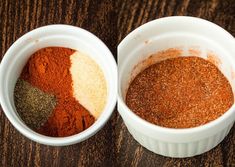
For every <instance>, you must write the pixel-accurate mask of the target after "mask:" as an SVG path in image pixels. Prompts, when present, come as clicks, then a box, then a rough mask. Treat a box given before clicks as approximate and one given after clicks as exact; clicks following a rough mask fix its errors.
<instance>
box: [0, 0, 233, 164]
mask: <svg viewBox="0 0 235 167" xmlns="http://www.w3.org/2000/svg"><path fill="white" fill-rule="evenodd" d="M171 15H189V16H196V17H201V18H204V19H207V20H210V21H212V22H214V23H216V24H218V25H220V26H222V27H223V28H225V29H226V30H227V31H229V32H230V33H231V34H233V36H235V0H230V1H229V0H205V1H198V0H135V1H132V0H126V1H124V0H117V1H115V0H51V1H47V0H23V1H20V0H1V1H0V17H1V18H0V33H1V36H0V40H1V44H0V53H1V59H2V57H3V56H4V53H5V52H6V51H7V49H8V48H9V47H10V45H11V44H12V43H13V42H14V41H15V40H16V39H18V38H19V37H20V36H22V35H23V34H25V33H26V32H28V31H30V30H32V29H35V28H37V27H40V26H44V25H48V24H58V23H59V24H70V25H74V26H79V27H83V28H85V29H87V30H89V31H91V32H92V33H94V34H95V35H97V36H98V37H99V38H100V39H102V40H103V41H104V42H105V43H106V45H107V46H108V47H109V48H110V49H111V51H112V52H113V54H114V55H115V58H116V54H117V53H116V47H117V45H118V43H119V42H120V41H121V40H122V39H123V38H124V37H125V36H126V35H127V34H128V33H129V32H131V31H132V30H134V29H135V28H137V27H138V26H140V25H142V24H144V23H146V22H148V21H150V20H153V19H156V18H160V17H164V16H171ZM0 93H1V92H0ZM0 166H3V167H5V166H7V167H8V166H89V167H90V166H105V167H106V166H145V167H148V166H195V167H196V166H235V127H233V128H232V130H231V131H230V133H229V135H228V136H227V137H226V138H225V140H224V141H223V142H222V143H221V144H220V145H219V146H217V147H216V148H215V149H213V150H211V151H209V152H207V153H205V154H203V155H200V156H196V157H193V158H185V159H173V158H166V157H163V156H159V155H156V154H153V153H151V152H150V151H148V150H146V149H145V148H143V147H142V146H140V145H139V144H138V143H137V142H136V141H135V140H134V139H133V138H132V136H131V135H130V134H129V133H128V131H127V128H126V126H125V125H124V123H123V121H122V119H121V117H120V116H119V114H118V113H117V111H116V110H115V111H114V114H113V116H112V118H111V119H110V121H109V122H108V123H107V124H106V125H105V127H104V128H103V129H102V130H101V131H99V132H98V133H97V134H96V135H95V136H93V137H91V138H90V139H88V140H86V141H84V142H82V143H79V144H75V145H72V146H66V147H51V146H45V145H40V144H37V143H35V142H32V141H30V140H29V139H27V138H25V137H24V136H22V135H21V134H20V133H19V132H18V131H16V130H15V128H14V127H13V126H12V125H11V124H10V123H9V121H8V120H7V118H6V117H5V115H4V113H3V111H2V109H0Z"/></svg>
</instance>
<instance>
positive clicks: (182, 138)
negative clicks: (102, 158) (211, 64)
mask: <svg viewBox="0 0 235 167" xmlns="http://www.w3.org/2000/svg"><path fill="white" fill-rule="evenodd" d="M169 48H180V49H182V50H183V53H184V56H187V55H188V54H189V49H192V48H193V49H197V50H199V51H200V52H201V56H200V57H206V55H207V52H208V53H213V54H216V56H217V58H218V59H219V60H220V61H221V65H220V66H219V68H220V70H221V71H222V72H223V73H224V75H225V76H226V77H227V79H228V80H229V81H230V84H231V85H232V88H233V92H234V90H235V80H234V78H235V77H234V72H235V69H234V67H235V61H234V58H235V40H234V38H233V36H232V35H230V34H229V33H228V32H226V31H225V30H224V29H222V28H221V27H219V26H217V25H215V24H213V23H211V22H209V21H206V20H203V19H199V18H193V17H184V16H176V17H166V18H161V19H157V20H154V21H151V22H149V23H147V24H144V25H142V26H140V27H139V28H137V29H136V30H134V31H133V32H131V33H130V34H129V35H128V36H127V37H125V39H123V40H122V42H121V43H120V44H119V46H118V71H119V78H118V79H119V81H118V84H119V85H118V87H119V90H118V111H119V113H120V114H121V117H122V118H123V120H124V122H125V124H126V126H127V128H128V130H129V132H130V133H131V134H132V136H133V137H134V138H135V139H136V140H137V141H138V142H139V143H140V144H141V145H143V146H144V147H145V148H147V149H149V150H151V151H153V152H154V153H157V154H160V155H163V156H168V157H191V156H194V155H198V154H202V153H204V152H206V151H208V150H210V149H212V148H213V147H215V146H216V145H218V144H219V143H220V142H221V141H222V140H223V139H224V137H225V136H226V135H227V134H228V132H229V130H230V129H231V127H232V126H233V123H234V120H235V106H234V105H233V106H232V107H231V108H230V109H229V110H228V111H227V112H226V113H225V114H223V115H222V116H221V117H219V118H218V119H216V120H214V121H212V122H210V123H208V124H205V125H203V126H199V127H195V128H188V129H173V128H172V129H171V128H164V127H160V126H157V125H154V124H151V123H149V122H147V121H145V120H143V119H141V118H140V117H138V116H137V115H136V114H134V113H133V112H132V111H131V110H130V109H129V108H128V107H127V106H126V104H125V94H126V91H127V89H128V86H129V83H130V81H131V79H132V78H133V76H131V75H132V74H133V69H135V70H136V68H137V69H138V65H137V64H138V63H140V62H141V61H143V60H145V59H146V58H147V57H148V56H150V55H151V54H154V53H156V52H158V51H161V50H165V49H169ZM136 65H137V66H136ZM134 75H136V74H134ZM143 100H144V99H143Z"/></svg>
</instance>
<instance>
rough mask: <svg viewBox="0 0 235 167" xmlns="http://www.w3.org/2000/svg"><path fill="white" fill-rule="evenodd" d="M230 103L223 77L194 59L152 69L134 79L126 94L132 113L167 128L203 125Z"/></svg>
mask: <svg viewBox="0 0 235 167" xmlns="http://www.w3.org/2000/svg"><path fill="white" fill-rule="evenodd" d="M233 103H234V97H233V92H232V88H231V85H230V84H229V82H228V80H227V79H226V78H225V76H224V75H223V74H222V73H221V72H220V70H219V69H218V68H217V67H216V66H215V65H214V64H212V63H211V62H209V61H207V60H205V59H203V58H199V57H194V56H190V57H176V58H170V59H167V60H163V61H160V62H158V63H156V64H153V65H151V66H150V67H148V68H146V69H145V70H143V71H142V72H140V73H139V74H138V75H137V76H136V77H135V78H134V80H133V81H132V82H131V84H130V86H129V88H128V90H127V94H126V104H127V106H128V107H129V108H130V109H131V110H132V111H133V112H134V113H136V114H137V115H138V116H140V117H141V118H143V119H145V120H147V121H148V122H151V123H153V124H156V125H159V126H163V127H168V128H191V127H196V126H200V125H203V124H206V123H208V122H210V121H213V120H215V119H217V118H218V117H220V116H221V115H222V114H224V113H225V112H226V111H227V110H228V109H229V108H230V107H231V106H232V105H233Z"/></svg>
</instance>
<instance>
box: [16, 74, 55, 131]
mask: <svg viewBox="0 0 235 167" xmlns="http://www.w3.org/2000/svg"><path fill="white" fill-rule="evenodd" d="M14 102H15V107H16V110H17V112H18V113H19V115H20V117H21V119H22V120H23V121H24V122H25V124H26V125H28V126H29V127H30V128H31V129H33V130H36V129H38V128H40V127H41V126H42V125H43V124H44V123H45V122H46V121H47V119H48V118H49V116H50V115H51V114H52V111H53V109H54V108H55V105H56V98H55V96H54V95H51V94H47V93H44V92H43V91H41V90H40V89H38V88H35V87H33V86H32V85H31V84H29V83H28V82H26V81H24V80H22V79H18V80H17V83H16V86H15V90H14Z"/></svg>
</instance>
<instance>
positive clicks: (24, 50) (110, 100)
mask: <svg viewBox="0 0 235 167" xmlns="http://www.w3.org/2000/svg"><path fill="white" fill-rule="evenodd" d="M49 46H60V47H68V48H72V49H75V50H79V51H81V52H84V53H87V54H88V55H89V56H90V57H91V58H93V59H94V60H95V61H96V62H97V63H98V64H99V65H100V67H101V69H102V70H103V72H104V75H105V78H106V81H107V87H108V96H107V103H106V106H105V109H104V111H103V113H102V114H101V115H100V117H99V118H98V120H97V121H96V122H95V123H94V124H93V125H92V126H91V127H89V128H88V129H86V130H85V131H83V132H81V133H79V134H76V135H73V136H69V137H48V136H43V135H40V134H38V133H36V132H34V131H32V130H31V129H30V128H28V127H27V126H26V125H25V124H24V123H23V121H22V120H21V119H20V117H19V115H18V114H17V112H16V109H15V106H14V100H13V90H14V86H15V83H16V80H17V78H18V77H19V75H20V73H21V71H22V69H23V67H24V65H25V64H26V62H27V60H28V59H29V57H30V55H32V53H34V52H35V51H37V50H39V49H41V48H44V47H49ZM116 94H117V66H116V62H115V60H114V58H113V55H112V53H111V52H110V51H109V49H108V48H107V47H106V45H105V44H104V43H103V42H102V41H101V40H100V39H98V38H97V37H96V36H95V35H93V34H91V33H90V32H88V31H86V30H84V29H81V28H78V27H74V26H69V25H49V26H45V27H41V28H37V29H35V30H33V31H31V32H29V33H27V34H25V35H23V36H22V37H21V38H19V39H18V40H17V41H16V42H15V43H14V44H13V45H12V46H11V47H10V48H9V49H8V51H7V52H6V54H5V56H4V57H3V60H2V62H1V66H0V102H1V106H2V108H3V110H4V112H5V115H6V116H7V118H8V119H9V120H10V122H11V123H12V124H13V125H14V127H15V128H16V129H17V130H18V131H19V132H21V133H22V134H23V135H25V136H26V137H28V138H29V139H32V140H34V141H36V142H39V143H42V144H46V145H54V146H63V145H70V144H74V143H78V142H81V141H83V140H85V139H87V138H89V137H91V136H92V135H94V134H95V133H96V132H97V131H98V130H100V129H101V128H102V127H103V126H104V124H105V123H106V122H107V120H108V119H109V117H110V116H111V114H112V112H113V109H114V107H115V104H116Z"/></svg>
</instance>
